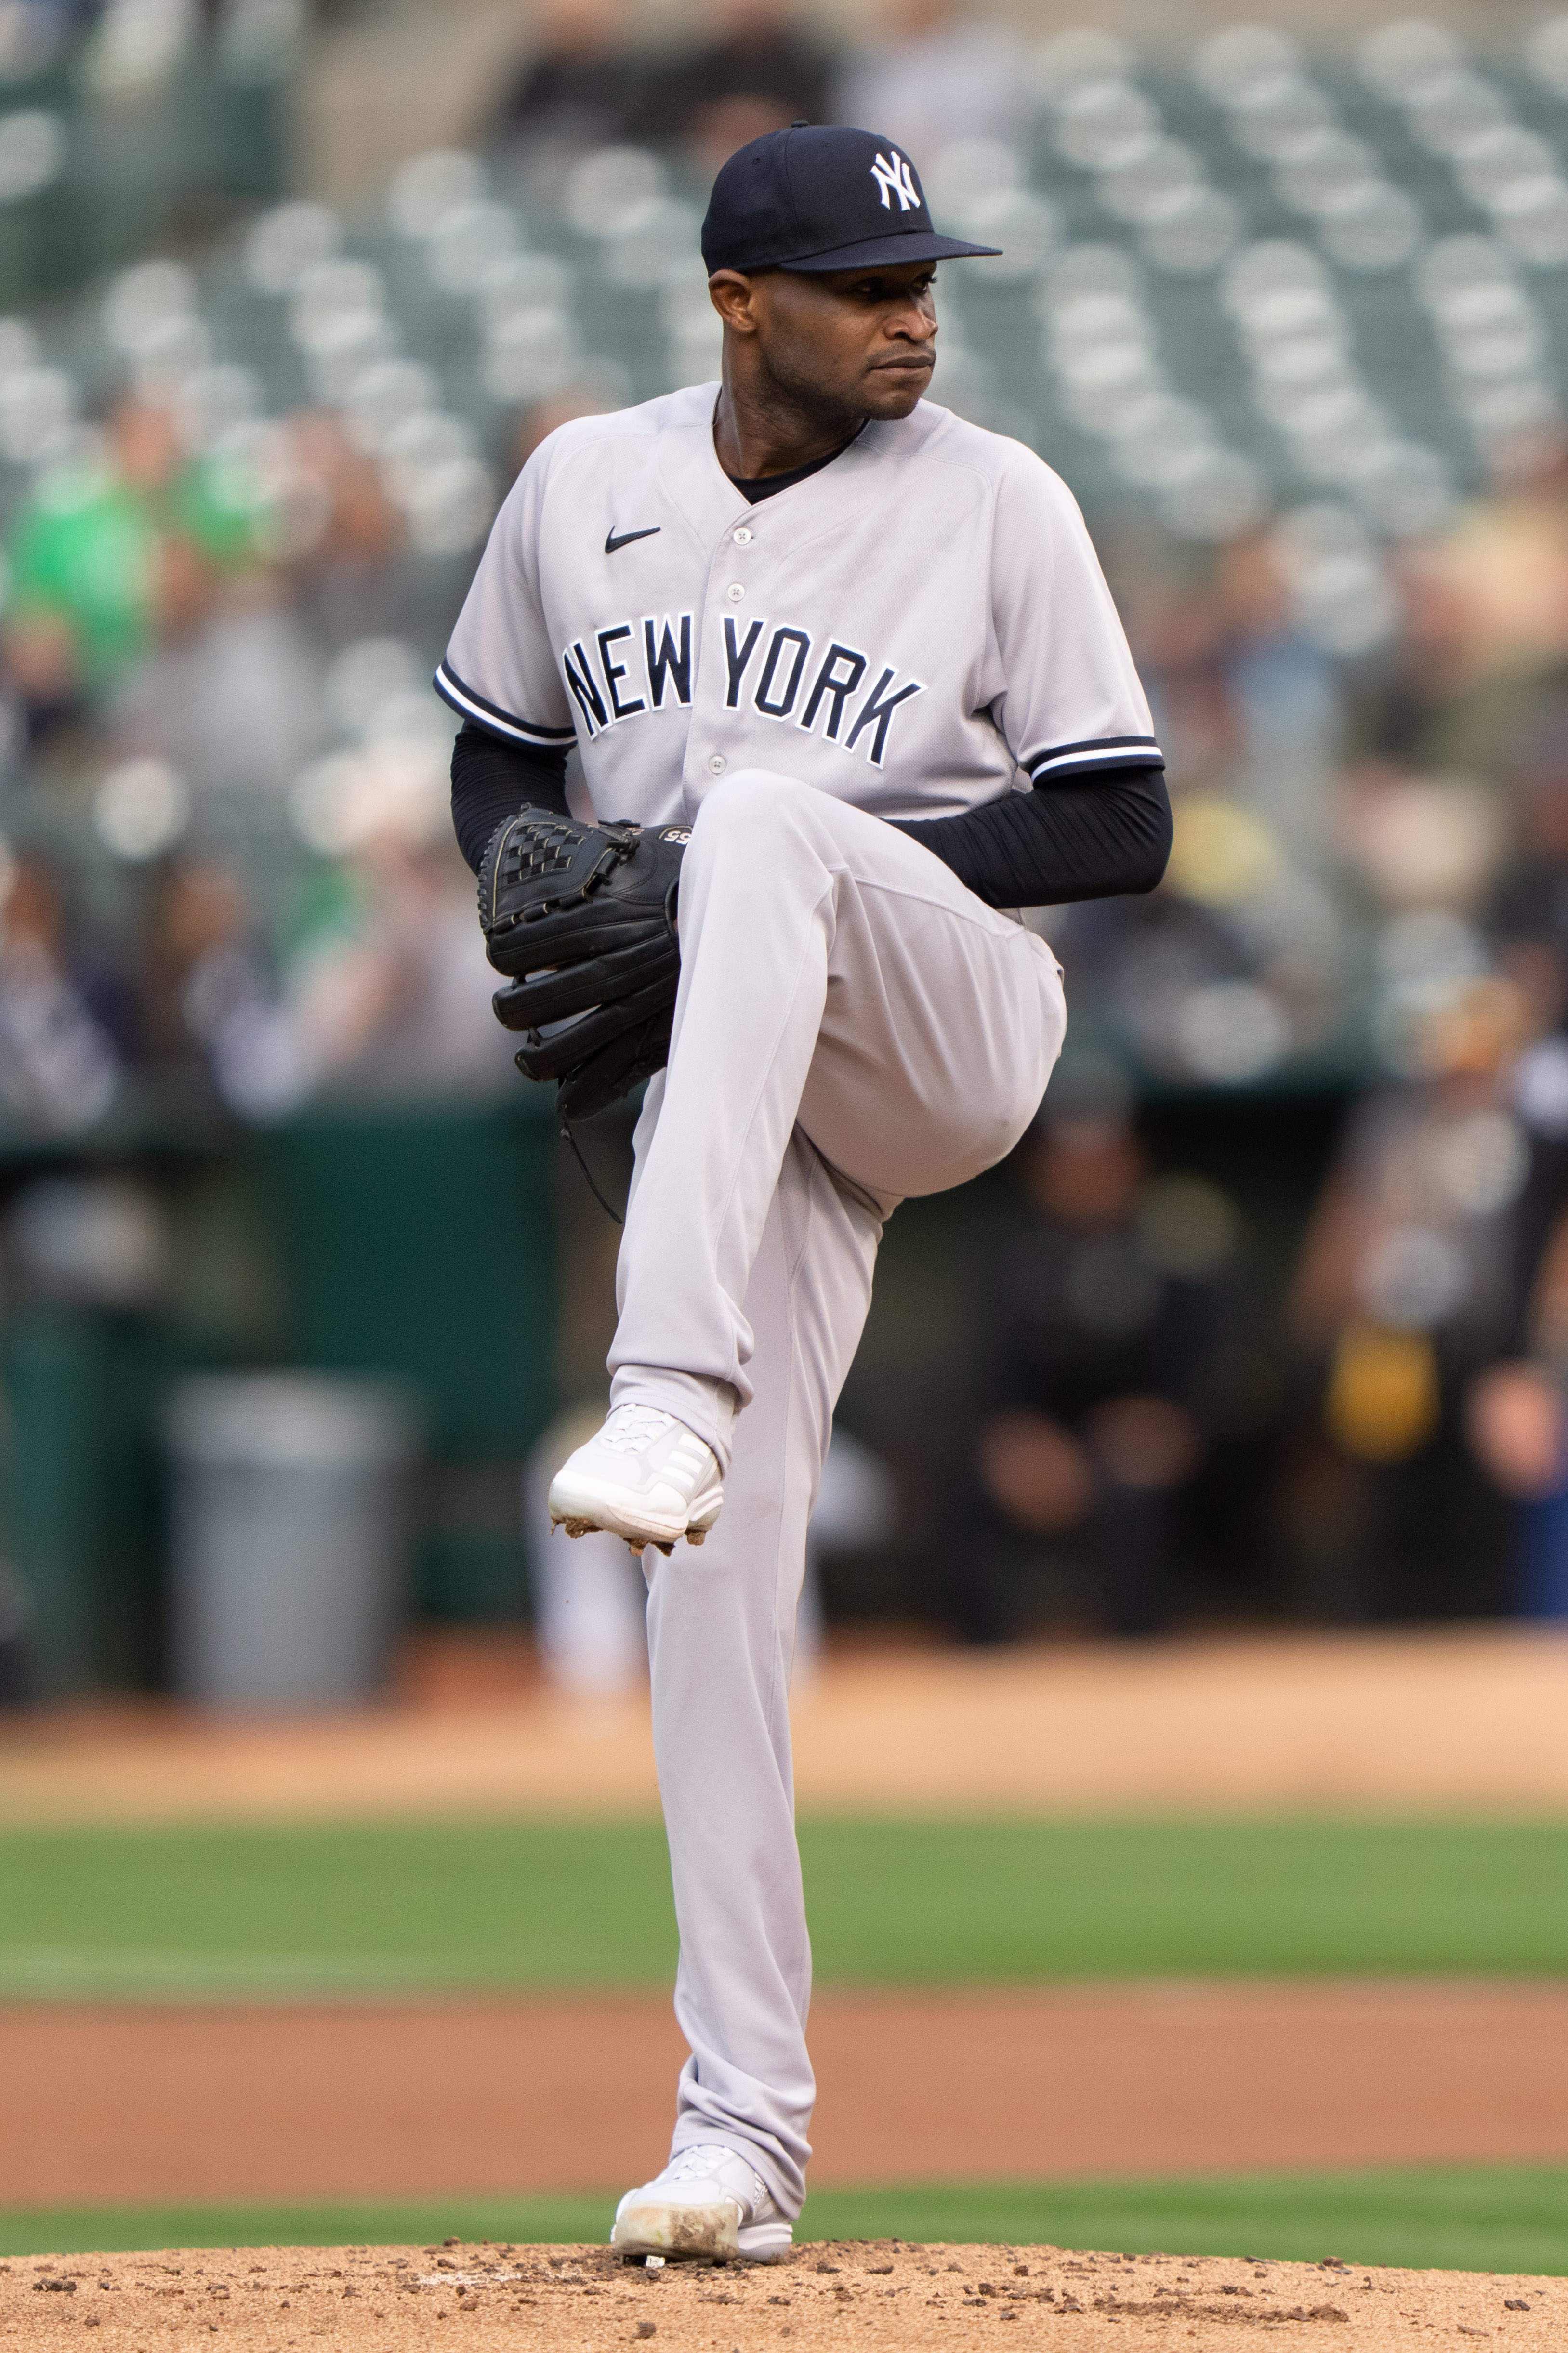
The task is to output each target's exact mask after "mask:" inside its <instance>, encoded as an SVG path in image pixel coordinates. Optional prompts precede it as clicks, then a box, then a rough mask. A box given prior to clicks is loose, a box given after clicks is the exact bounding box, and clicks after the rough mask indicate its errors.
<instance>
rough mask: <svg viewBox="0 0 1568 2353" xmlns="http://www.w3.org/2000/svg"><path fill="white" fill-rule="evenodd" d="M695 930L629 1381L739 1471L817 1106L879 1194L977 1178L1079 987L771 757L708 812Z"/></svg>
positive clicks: (650, 1179) (622, 1346) (1015, 1117)
mask: <svg viewBox="0 0 1568 2353" xmlns="http://www.w3.org/2000/svg"><path fill="white" fill-rule="evenodd" d="M680 927H681V987H680V994H679V997H677V999H676V1005H675V1016H674V1024H673V1035H672V1041H671V1050H670V1061H669V1067H668V1070H667V1071H665V1073H664V1083H663V1089H662V1108H661V1112H660V1115H659V1117H658V1120H657V1123H656V1125H655V1127H654V1128H653V1129H652V1130H650V1131H647V1132H646V1136H644V1134H641V1133H640V1137H639V1158H638V1180H637V1187H636V1190H635V1192H634V1194H633V1196H632V1199H631V1201H630V1205H629V1207H628V1209H627V1216H626V1232H625V1236H624V1238H623V1240H622V1244H621V1251H620V1274H619V1290H620V1325H619V1328H618V1330H617V1332H616V1335H615V1345H614V1347H613V1349H612V1350H611V1353H610V1358H609V1364H610V1370H611V1372H612V1374H613V1376H614V1379H613V1383H612V1386H611V1391H610V1395H611V1399H612V1401H613V1402H614V1403H615V1404H617V1405H621V1404H633V1403H635V1404H645V1405H651V1406H657V1407H661V1408H662V1409H664V1410H665V1411H666V1412H669V1413H673V1414H674V1415H675V1416H676V1417H677V1418H678V1419H680V1420H682V1421H683V1422H685V1424H686V1425H687V1427H688V1428H689V1429H691V1430H694V1432H695V1433H696V1435H697V1436H698V1437H699V1438H701V1439H703V1440H705V1442H706V1443H707V1444H708V1445H709V1446H710V1447H712V1449H713V1451H714V1452H715V1455H716V1456H717V1457H718V1460H719V1461H720V1464H721V1466H722V1465H726V1464H727V1460H728V1454H729V1447H730V1442H731V1430H732V1422H733V1416H734V1412H735V1410H736V1408H737V1407H739V1408H744V1407H745V1406H747V1403H748V1401H749V1398H750V1395H751V1370H750V1364H751V1356H752V1348H753V1345H754V1342H753V1335H752V1331H751V1327H750V1323H749V1319H748V1316H747V1311H746V1306H745V1297H746V1290H747V1282H748V1279H749V1275H750V1271H751V1267H752V1264H753V1261H754V1259H755V1256H756V1252H757V1250H758V1245H759V1242H760V1238H761V1234H762V1229H763V1223H764V1220H765V1219H766V1217H767V1215H768V1205H769V1203H770V1202H771V1200H772V1197H773V1189H774V1186H775V1184H776V1182H777V1179H778V1174H779V1165H780V1162H781V1159H782V1157H783V1155H784V1151H785V1148H786V1146H787V1145H788V1143H789V1137H790V1134H792V1132H793V1130H794V1128H795V1126H796V1124H797V1123H799V1124H801V1125H803V1126H804V1127H805V1129H806V1131H807V1133H808V1134H810V1136H811V1137H812V1139H813V1141H814V1142H815V1143H816V1144H817V1145H818V1147H819V1149H820V1150H821V1151H822V1152H823V1154H824V1155H825V1156H826V1157H827V1158H828V1159H829V1160H830V1161H831V1162H832V1164H833V1165H834V1166H835V1167H836V1168H838V1169H839V1170H840V1171H841V1172H842V1173H844V1174H845V1175H847V1176H848V1177H849V1178H850V1179H851V1180H853V1182H854V1183H856V1184H858V1185H859V1186H860V1187H862V1188H863V1190H865V1191H866V1192H867V1193H868V1195H869V1196H870V1198H873V1199H876V1198H882V1197H890V1196H901V1195H904V1194H907V1193H915V1192H921V1193H924V1192H933V1191H940V1190H942V1189H944V1188H945V1187H948V1186H949V1185H955V1184H959V1183H961V1182H962V1181H963V1180H964V1179H965V1178H966V1177H968V1176H974V1175H975V1174H977V1173H978V1171H979V1170H980V1169H981V1168H983V1167H988V1166H991V1163H992V1162H994V1161H996V1160H999V1159H1001V1157H1002V1155H1004V1154H1005V1153H1006V1152H1007V1151H1008V1150H1010V1149H1011V1147H1012V1145H1013V1144H1014V1143H1015V1142H1016V1141H1017V1138H1018V1136H1019V1135H1020V1134H1022V1130H1023V1128H1024V1126H1025V1125H1026V1124H1027V1123H1028V1121H1029V1120H1030V1118H1031V1117H1032V1116H1033V1113H1034V1111H1035V1108H1036V1106H1037V1105H1038V1103H1039V1101H1040V1098H1041V1096H1042V1095H1043V1094H1044V1091H1045V1082H1046V1079H1047V1078H1048V1077H1049V1075H1050V1071H1051V1065H1052V1063H1053V1062H1054V1060H1055V1056H1056V1051H1057V1050H1058V1048H1059V1046H1060V1043H1061V1030H1062V1015H1061V990H1060V985H1059V982H1058V980H1057V978H1056V974H1055V965H1054V961H1053V959H1052V958H1051V956H1050V954H1049V951H1048V950H1047V949H1046V948H1045V947H1044V944H1043V943H1042V942H1041V941H1039V940H1036V939H1035V938H1033V936H1032V935H1031V934H1028V933H1026V932H1024V931H1022V930H1021V929H1020V927H1019V926H1018V925H1017V924H1016V923H1010V922H1009V921H1008V920H1007V919H1006V918H1005V917H1002V916H1000V915H997V914H995V913H993V912H992V911H991V909H989V908H987V907H984V906H982V905H981V904H980V901H979V900H978V899H975V898H973V897H972V896H971V895H970V893H969V892H968V891H966V890H965V889H964V887H963V885H962V884H961V883H960V882H959V881H958V879H957V877H956V876H955V875H954V874H952V873H951V872H950V871H949V870H948V868H947V867H946V866H944V865H943V864H942V863H941V862H940V860H938V859H935V858H933V857H932V856H931V854H930V852H929V851H928V850H927V849H922V848H921V847H920V846H919V845H918V844H916V842H914V841H912V840H911V839H909V838H908V837H907V836H906V835H904V834H901V833H899V832H898V831H897V830H896V828H894V827H892V826H888V825H885V824H883V823H882V822H881V820H880V819H878V818H874V817H870V816H868V815H867V814H866V813H865V812H864V811H863V810H862V809H858V808H854V807H850V806H848V805H847V804H845V803H843V802H840V801H836V800H834V799H832V797H830V796H829V795H827V794H825V793H822V792H819V791H816V790H813V789H812V787H811V786H807V785H802V784H800V783H799V782H798V781H797V780H796V779H794V778H792V777H789V776H776V775H773V774H771V773H769V772H768V771H764V770H760V769H755V770H746V771H743V772H741V773H739V774H737V775H736V776H733V777H729V778H726V781H725V783H724V784H723V785H721V786H717V787H716V788H715V791H714V792H713V793H712V794H711V795H710V796H709V797H707V799H706V800H705V802H704V804H703V806H702V808H701V809H700V810H699V812H698V815H697V819H696V823H695V825H694V828H693V833H692V841H691V847H690V848H689V849H688V850H687V852H686V857H685V863H684V865H683V869H682V874H681V900H680Z"/></svg>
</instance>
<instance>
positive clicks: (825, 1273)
mask: <svg viewBox="0 0 1568 2353" xmlns="http://www.w3.org/2000/svg"><path fill="white" fill-rule="evenodd" d="M680 926H681V987H680V995H679V997H678V998H677V1000H676V1006H675V1018H674V1029H673V1041H672V1045H671V1051H670V1060H669V1067H668V1069H667V1070H666V1071H663V1072H662V1074H661V1076H660V1077H659V1078H657V1079H655V1080H654V1082H652V1085H651V1086H650V1088H649V1090H648V1095H647V1100H646V1103H645V1104H644V1107H643V1112H642V1116H641V1119H640V1120H639V1122H638V1125H637V1133H636V1137H635V1152H636V1168H635V1174H634V1176H633V1180H632V1188H631V1197H630V1203H629V1205H628V1208H627V1214H626V1231H625V1235H624V1237H623V1240H622V1242H621V1248H620V1265H619V1271H618V1276H617V1293H618V1303H619V1306H620V1323H619V1326H618V1328H617V1332H616V1336H615V1345H614V1347H613V1349H612V1350H611V1352H610V1356H609V1366H610V1371H611V1373H612V1375H613V1376H614V1377H613V1380H612V1383H611V1389H610V1395H611V1398H612V1400H613V1401H614V1402H615V1403H617V1404H621V1403H628V1402H637V1403H641V1404H648V1405H655V1406H660V1407H662V1408H663V1409H664V1410H665V1411H666V1412H669V1413H673V1414H674V1415H675V1416H676V1417H677V1418H678V1419H680V1420H682V1421H683V1422H685V1423H687V1424H688V1425H689V1427H690V1428H691V1429H693V1430H695V1431H696V1432H697V1434H698V1435H699V1437H701V1438H704V1439H705V1440H706V1441H707V1443H708V1444H709V1445H710V1446H711V1447H712V1448H713V1449H714V1451H715V1453H716V1454H717V1455H718V1457H719V1459H720V1461H721V1462H722V1463H723V1464H724V1466H725V1500H724V1509H723V1511H722V1513H721V1514H720V1516H719V1521H718V1525H717V1526H716V1527H715V1529H714V1531H713V1533H712V1535H710V1536H709V1537H708V1539H707V1542H706V1543H705V1545H704V1546H702V1548H701V1549H700V1550H694V1549H692V1547H690V1546H686V1545H681V1546H677V1547H676V1549H675V1551H674V1553H673V1556H671V1557H670V1558H669V1559H665V1558H664V1557H663V1556H662V1554H659V1553H657V1552H655V1551H654V1550H653V1549H652V1546H650V1547H649V1549H648V1550H647V1551H646V1552H645V1553H644V1554H643V1556H642V1558H643V1562H644V1565H645V1567H647V1570H648V1573H649V1603H648V1642H649V1660H650V1666H651V1670H652V1695H653V1742H654V1751H655V1756H656V1759H657V1764H658V1770H659V1787H660V1792H661V1796H662V1800H663V1807H664V1820H665V1826H666V1830H667V1831H668V1835H669V1841H670V1860H671V1868H672V1873H673V1881H674V1894H675V1912H676V1917H677V1920H678V1922H679V1926H680V1932H681V1960H680V1968H679V1972H678V1974H677V1978H676V1985H675V2013H676V2016H677V2018H678V2020H679V2021H680V2024H681V2028H682V2031H683V2033H684V2035H685V2037H686V2040H687V2042H688V2043H689V2044H690V2046H691V2056H690V2058H689V2059H688V2060H687V2062H686V2064H685V2066H684V2068H683V2071H682V2074H681V2082H680V2096H679V2108H678V2113H677V2116H676V2122H675V2130H674V2137H673V2152H678V2151H679V2150H681V2149H683V2148H686V2147H691V2146H692V2145H693V2144H694V2143H696V2142H713V2141H717V2142H720V2143H723V2144H725V2145H726V2146H728V2147H732V2148H735V2149H737V2150H739V2151H740V2152H741V2153H742V2154H744V2155H745V2156H746V2157H747V2158H749V2159H750V2161H751V2162H752V2164H753V2165H755V2167H756V2168H757V2170H758V2173H760V2174H761V2175H762V2177H763V2179H764V2180H765V2181H766V2182H767V2183H768V2188H769V2189H770V2190H771V2192H772V2194H773V2197H774V2198H775V2200H777V2202H778V2204H779V2207H780V2209H781V2210H782V2211H783V2212H784V2213H785V2214H787V2215H789V2216H790V2217H793V2216H794V2215H796V2214H798V2213H799V2211H800V2205H801V2201H802V2200H803V2198H804V2196H805V2167H806V2160H807V2158H809V2156H810V2142H809V2140H808V2138H807V2135H808V2131H809V2129H810V2118H811V2107H812V2102H813V2099H814V2096H815V2088H816V2087H815V2084H814V2081H813V2078H812V2074H811V2064H810V2059H809V2058H808V2056H807V2052H806V2035H805V2026H806V2012H807V2008H808V2004H809V2001H810V1984H811V1952H810V1941H809V1938H808V1936H807V1932H806V1915H805V1904H804V1898H803V1895H802V1891H801V1883H800V1858H799V1854H798V1852H797V1849H796V1844H795V1826H794V1786H793V1775H792V1768H791V1762H790V1749H789V1668H790V1660H791V1654H792V1650H793V1644H794V1627H795V1607H796V1601H797V1599H798V1597H799V1594H800V1581H801V1574H802V1565H803V1561H804V1556H805V1540H806V1524H807V1522H808V1520H809V1518H810V1513H811V1507H812V1504H813V1502H814V1500H815V1497H816V1491H817V1482H818V1479H819V1477H820V1475H821V1466H822V1461H823V1458H824V1456H825V1454H826V1451H827V1446H828V1440H829V1437H830V1434H831V1430H832V1411H833V1406H834V1403H835V1401H836V1399H837V1398H838V1394H839V1391H840V1389H841V1388H842V1385H843V1381H844V1377H845V1376H846V1374H847V1373H848V1371H849V1367H850V1363H851V1360H852V1359H853V1356H854V1352H855V1348H856V1346H857V1345H858V1343H859V1339H860V1335H861V1330H862V1327H863V1324H864V1321H865V1314H866V1309H867V1307H868V1305H869V1303H870V1299H871V1278H872V1269H873V1266H874V1262H875V1257H876V1248H877V1243H878V1241H879V1240H880V1238H881V1233H882V1228H883V1225H884V1223H885V1220H886V1219H887V1218H888V1216H889V1215H890V1214H891V1212H892V1211H893V1209H894V1208H895V1207H896V1206H897V1204H898V1202H899V1201H900V1200H901V1199H903V1198H906V1196H909V1195H912V1194H920V1193H937V1192H941V1191H943V1190H944V1189H945V1188H946V1187H948V1186H952V1185H959V1184H962V1183H963V1182H964V1180H965V1179H966V1178H967V1177H969V1176H976V1175H978V1174H979V1173H980V1170H981V1169H984V1168H989V1167H991V1166H992V1165H993V1164H994V1163H995V1162H996V1161H998V1160H1000V1159H1001V1157H1002V1156H1003V1155H1005V1154H1006V1153H1007V1152H1009V1151H1011V1149H1012V1146H1013V1145H1014V1144H1015V1143H1016V1142H1017V1140H1018V1138H1019V1137H1020V1135H1021V1134H1022V1133H1023V1130H1024V1128H1025V1127H1026V1126H1027V1125H1028V1124H1029V1121H1030V1119H1031V1118H1032V1117H1033V1113H1034V1112H1035V1110H1036V1108H1037V1106H1038V1104H1039V1103H1040V1099H1041V1097H1042V1095H1043V1094H1044V1092H1045V1082H1046V1081H1047V1079H1048V1078H1049V1077H1050V1075H1051V1071H1052V1067H1053V1065H1054V1062H1055V1060H1056V1057H1057V1054H1058V1053H1059V1052H1060V1050H1061V1045H1062V1038H1063V1033H1064V1031H1065V1026H1066V1013H1065V1005H1064V1001H1063V996H1062V984H1061V977H1060V974H1059V972H1058V969H1057V966H1056V963H1055V959H1054V957H1053V955H1052V954H1051V952H1050V950H1049V948H1048V947H1047V946H1046V945H1045V944H1044V941H1042V940H1040V939H1038V938H1037V937H1035V935H1034V934H1033V933H1031V932H1027V931H1025V930H1024V929H1023V928H1022V926H1021V925H1020V924H1019V923H1017V922H1016V921H1014V920H1013V919H1012V918H1011V917H1009V916H1007V915H1002V914H998V913H995V912H993V911H992V910H991V909H990V908H988V907H985V906H983V905H982V904H981V902H980V901H979V900H978V899H976V898H975V897H974V896H973V895H972V893H971V892H969V891H967V890H966V889H965V888H964V886H963V885H962V883H960V882H959V881H958V879H957V877H956V876H955V875H954V874H953V873H952V872H951V871H949V870H948V868H947V867H946V866H944V865H943V864H942V863H941V861H940V860H938V859H937V858H934V857H933V856H932V855H931V853H930V851H929V850H927V849H921V848H920V847H919V845H918V844H917V843H916V842H914V841H912V840H911V839H909V838H908V836H907V835H906V834H902V833H898V832H895V830H894V828H892V827H891V826H889V825H886V824H885V823H884V822H883V821H882V820H881V819H880V818H874V817H870V816H868V815H867V814H866V813H865V812H864V811H863V810H861V809H857V808H853V807H850V806H849V805H848V804H846V803H844V802H842V801H838V800H834V799H832V797H830V796H829V795H828V794H826V793H823V792H821V791H819V790H816V789H815V788H813V787H812V786H807V785H802V784H800V783H798V782H797V781H796V780H795V779H794V778H792V777H789V776H779V775H775V774H773V773H772V772H771V771H768V770H766V769H757V768H754V769H745V770H742V771H739V772H737V773H736V775H735V776H729V777H726V780H725V781H724V783H722V784H721V785H719V786H716V787H715V789H714V790H713V791H712V792H710V793H709V794H708V795H707V797H705V799H704V801H703V803H702V805H701V807H700V808H699V810H698V813H697V817H696V821H695V824H694V828H693V833H692V840H691V844H690V847H689V848H688V849H687V851H686V854H685V859H684V861H683V868H682V874H681V904H680Z"/></svg>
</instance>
